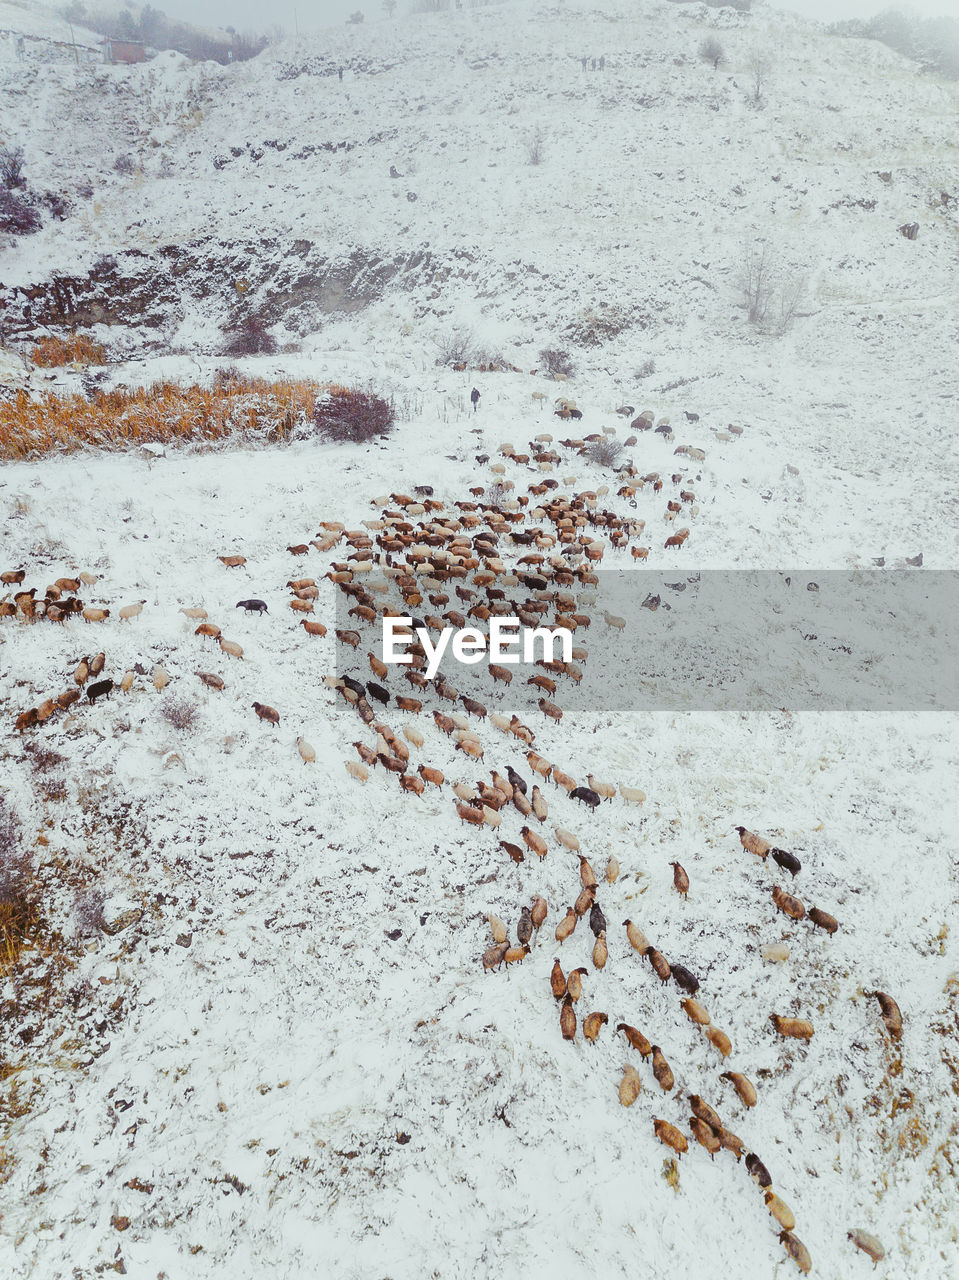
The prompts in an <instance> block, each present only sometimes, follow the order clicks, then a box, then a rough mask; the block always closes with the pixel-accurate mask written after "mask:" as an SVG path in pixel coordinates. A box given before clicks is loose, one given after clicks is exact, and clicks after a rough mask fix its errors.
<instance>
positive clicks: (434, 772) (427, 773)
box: [417, 764, 444, 787]
mask: <svg viewBox="0 0 959 1280" xmlns="http://www.w3.org/2000/svg"><path fill="white" fill-rule="evenodd" d="M417 773H418V774H419V775H420V777H421V778H422V779H423V781H424V782H431V783H432V784H433V786H434V787H441V786H442V785H443V782H444V778H443V774H442V773H441V772H440V770H439V769H434V768H433V767H432V765H428V764H421V765H418V766H417Z"/></svg>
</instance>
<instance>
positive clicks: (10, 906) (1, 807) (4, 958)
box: [0, 796, 39, 975]
mask: <svg viewBox="0 0 959 1280" xmlns="http://www.w3.org/2000/svg"><path fill="white" fill-rule="evenodd" d="M38 914H39V912H38V906H37V894H36V886H35V884H34V878H33V860H32V857H31V855H30V850H29V849H28V848H27V847H26V846H25V845H24V843H23V841H22V840H21V838H20V826H19V823H18V822H17V821H16V819H15V817H14V815H13V813H12V812H11V810H10V807H9V805H8V804H7V802H6V801H5V800H4V799H3V797H2V796H0V975H2V974H5V973H7V972H9V970H10V969H11V968H12V967H13V965H14V964H16V962H17V960H18V959H19V957H20V953H21V951H22V950H23V948H24V947H25V946H26V944H27V942H28V940H29V938H30V936H31V935H32V934H33V933H34V931H35V929H36V926H37V918H38Z"/></svg>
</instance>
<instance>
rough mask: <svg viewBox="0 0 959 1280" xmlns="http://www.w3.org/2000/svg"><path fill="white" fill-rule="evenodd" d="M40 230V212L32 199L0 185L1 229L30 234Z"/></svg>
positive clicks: (16, 234)
mask: <svg viewBox="0 0 959 1280" xmlns="http://www.w3.org/2000/svg"><path fill="white" fill-rule="evenodd" d="M39 230H40V214H39V213H38V212H37V210H36V209H35V208H34V206H33V205H32V204H31V203H30V201H29V200H27V199H25V198H24V197H23V196H19V195H17V194H16V192H14V191H9V190H8V189H7V188H6V187H0V231H10V232H12V233H13V235H15V236H29V235H33V233H34V232H35V231H39Z"/></svg>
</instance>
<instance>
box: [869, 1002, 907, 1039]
mask: <svg viewBox="0 0 959 1280" xmlns="http://www.w3.org/2000/svg"><path fill="white" fill-rule="evenodd" d="M863 995H864V996H875V997H876V999H877V1000H878V1001H879V1009H880V1011H881V1013H882V1020H883V1022H884V1023H885V1026H886V1030H887V1031H888V1032H889V1034H890V1035H891V1036H892V1038H893V1039H894V1040H898V1039H899V1037H900V1036H901V1035H902V1012H901V1011H900V1008H899V1005H898V1004H897V1003H896V1001H895V1000H894V999H893V998H892V996H890V995H887V994H886V992H885V991H864V992H863Z"/></svg>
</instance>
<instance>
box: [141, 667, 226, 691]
mask: <svg viewBox="0 0 959 1280" xmlns="http://www.w3.org/2000/svg"><path fill="white" fill-rule="evenodd" d="M127 675H128V676H130V677H131V679H130V685H132V684H133V678H132V677H133V672H132V671H128V672H127ZM197 675H198V676H199V678H200V679H201V680H202V681H203V683H204V684H205V685H206V687H207V688H208V689H216V690H217V691H221V690H222V689H223V688H224V687H225V686H224V683H223V680H222V679H221V677H220V676H218V675H214V673H213V672H212V671H198V672H197ZM126 678H127V677H126V676H124V677H123V680H122V681H121V682H120V688H121V689H122V688H123V683H124V681H125V680H126ZM130 685H128V686H127V688H129V687H130Z"/></svg>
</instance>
